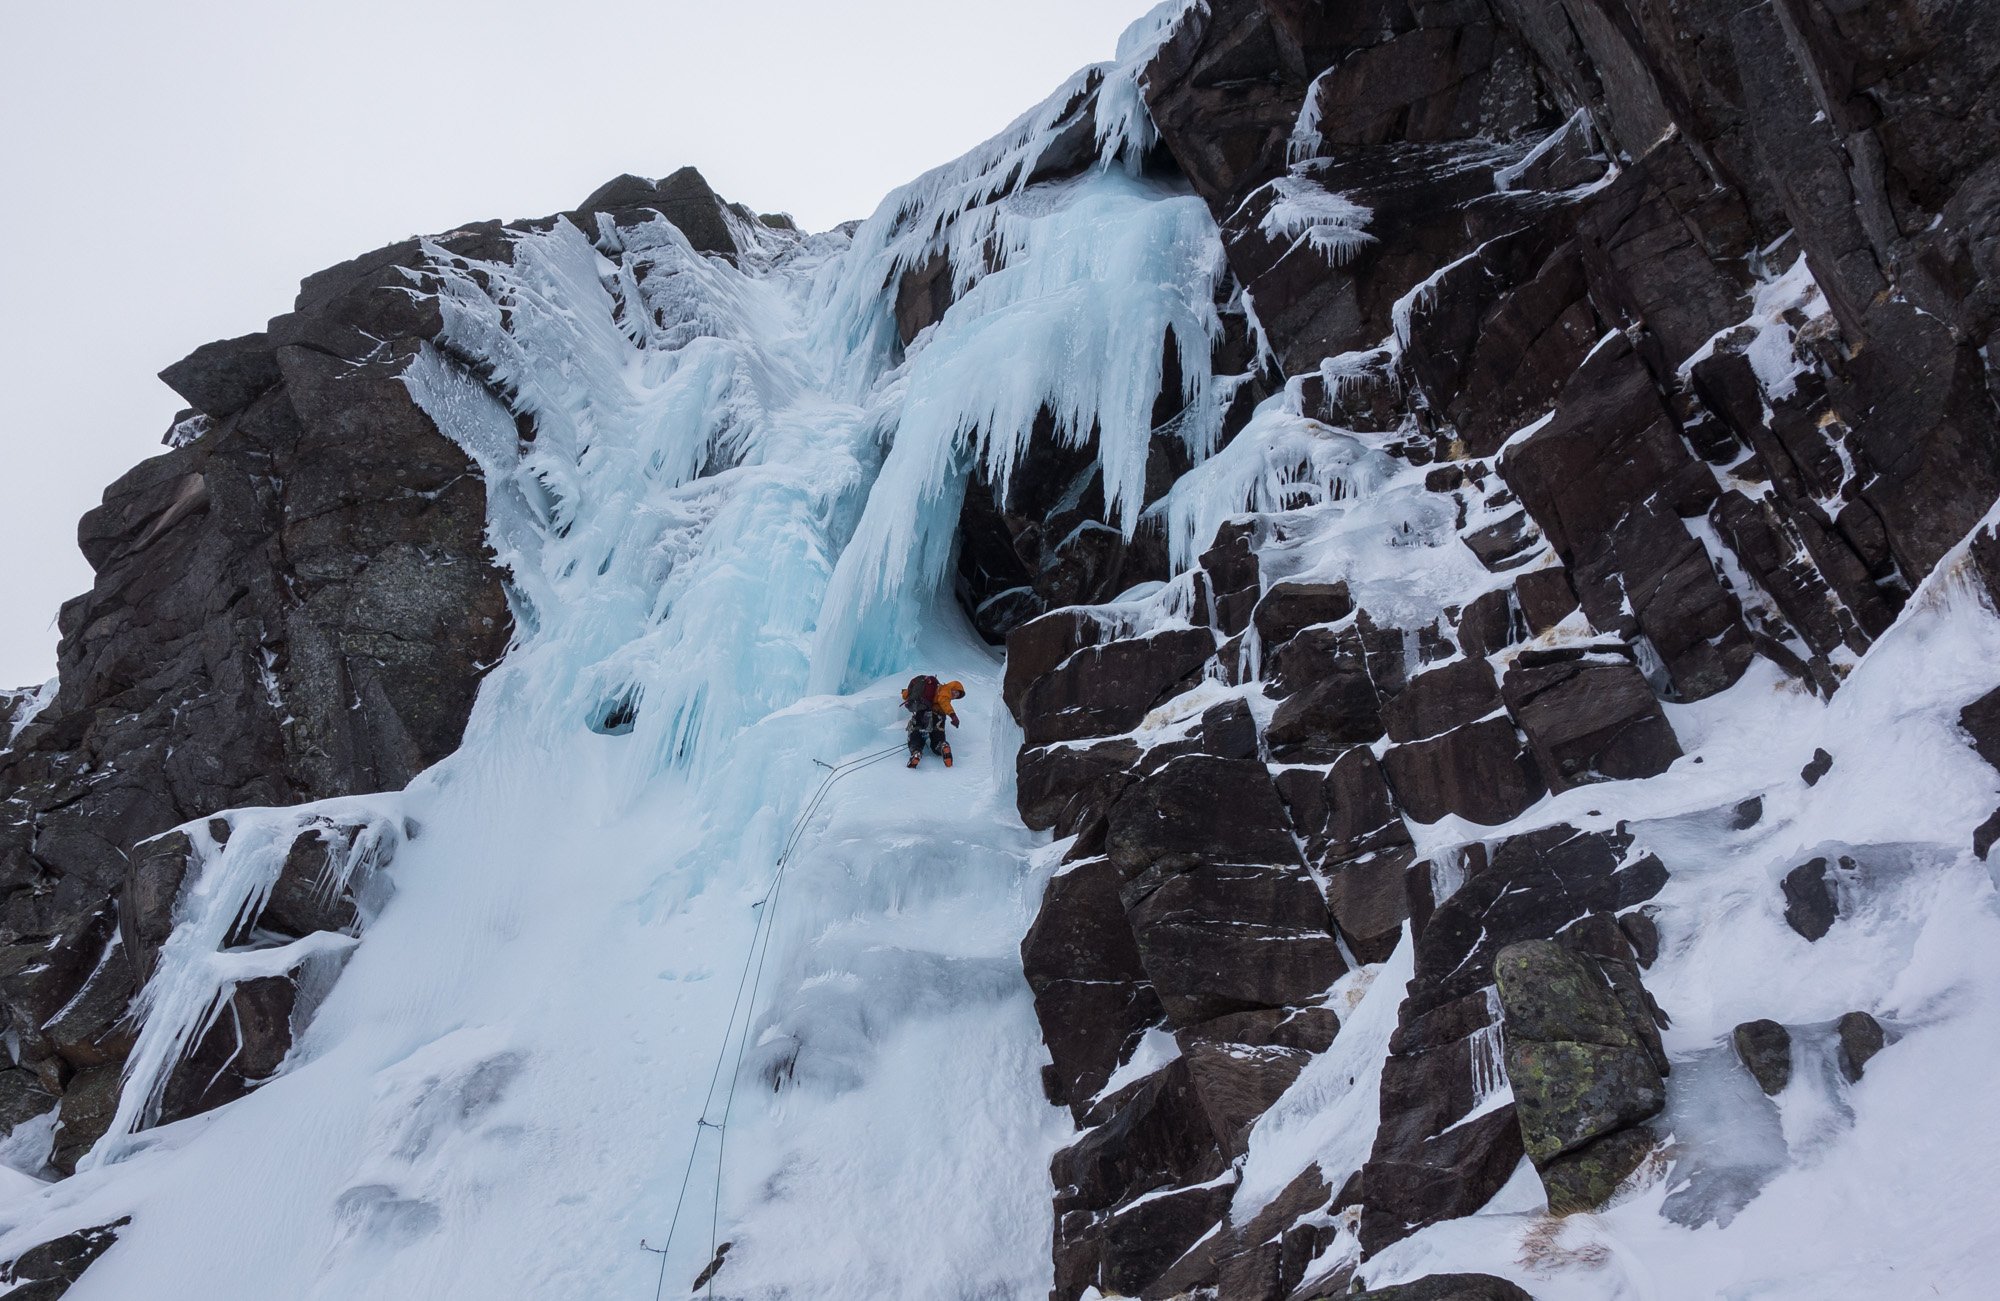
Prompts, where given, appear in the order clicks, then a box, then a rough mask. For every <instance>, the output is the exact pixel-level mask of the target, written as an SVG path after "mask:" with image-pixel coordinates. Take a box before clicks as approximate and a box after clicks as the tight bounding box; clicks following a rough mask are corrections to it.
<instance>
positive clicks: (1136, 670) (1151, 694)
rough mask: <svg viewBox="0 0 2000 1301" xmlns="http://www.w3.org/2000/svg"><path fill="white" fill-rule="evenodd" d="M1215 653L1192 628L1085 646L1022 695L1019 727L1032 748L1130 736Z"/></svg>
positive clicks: (1206, 638) (1207, 639)
mask: <svg viewBox="0 0 2000 1301" xmlns="http://www.w3.org/2000/svg"><path fill="white" fill-rule="evenodd" d="M1214 653H1215V641H1214V639H1213V638H1211V637H1210V636H1209V634H1208V633H1206V632H1204V631H1202V630H1201V629H1198V628H1189V629H1184V630H1181V631H1177V632H1163V633H1160V634H1158V635H1157V636H1153V637H1146V638H1131V639H1128V640H1124V641H1114V642H1109V643H1106V644H1105V645H1102V646H1096V645H1093V646H1089V647H1086V648H1084V649H1083V650H1080V651H1077V652H1076V653H1075V654H1073V655H1071V656H1070V657H1069V658H1068V659H1066V660H1064V661H1063V662H1062V663H1061V664H1060V665H1058V666H1057V667H1056V668H1055V669H1054V670H1053V671H1051V672H1050V673H1048V674H1046V675H1044V676H1042V677H1040V678H1038V679H1036V680H1035V682H1034V685H1032V686H1030V687H1029V688H1028V689H1027V691H1026V692H1025V693H1024V694H1023V696H1022V700H1021V709H1020V712H1019V717H1020V719H1021V724H1022V730H1023V731H1024V732H1026V734H1027V738H1028V742H1029V744H1031V745H1046V744H1048V743H1049V742H1051V741H1076V740H1081V739H1083V738H1086V737H1092V736H1110V735H1112V734H1114V733H1118V732H1125V731H1130V730H1131V729H1132V728H1134V727H1136V726H1138V724H1139V722H1140V720H1141V719H1143V718H1144V717H1145V716H1146V713H1147V711H1149V710H1151V709H1152V708H1153V707H1154V706H1155V705H1157V704H1159V703H1160V702H1161V701H1162V700H1163V699H1165V698H1166V697H1168V696H1171V695H1173V694H1175V693H1176V689H1177V688H1179V687H1180V686H1181V685H1182V683H1183V682H1185V681H1186V679H1187V678H1188V677H1189V675H1191V674H1193V673H1195V672H1197V671H1198V670H1199V669H1200V668H1201V665H1202V662H1203V661H1205V660H1206V659H1208V658H1209V656H1211V655H1213V654H1214Z"/></svg>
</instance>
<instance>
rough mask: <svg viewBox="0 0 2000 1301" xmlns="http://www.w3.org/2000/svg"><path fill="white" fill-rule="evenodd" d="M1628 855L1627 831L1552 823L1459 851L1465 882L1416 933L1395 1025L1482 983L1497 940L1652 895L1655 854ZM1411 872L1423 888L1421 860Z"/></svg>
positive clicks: (1542, 935)
mask: <svg viewBox="0 0 2000 1301" xmlns="http://www.w3.org/2000/svg"><path fill="white" fill-rule="evenodd" d="M1629 852H1630V838H1629V837H1626V836H1622V835H1617V834H1607V833H1603V832H1590V831H1578V830H1577V829H1576V828H1575V827H1571V826H1568V825H1564V824H1558V825H1556V826H1553V827H1544V828H1542V829H1540V830H1537V831H1531V832H1525V833H1523V834H1521V835H1517V836H1509V837H1507V838H1506V839H1505V840H1503V841H1501V842H1500V843H1499V844H1498V845H1497V846H1495V847H1494V848H1493V849H1492V850H1491V851H1490V853H1489V852H1487V851H1485V850H1484V849H1483V847H1482V848H1481V850H1480V852H1479V853H1478V854H1471V853H1468V854H1467V855H1466V857H1467V859H1468V860H1469V861H1468V868H1469V879H1467V880H1466V882H1465V883H1464V884H1463V885H1462V886H1460V887H1459V888H1458V890H1457V892H1456V893H1454V894H1452V895H1451V896H1450V897H1448V898H1446V899H1444V900H1443V901H1442V902H1439V903H1438V904H1437V905H1436V906H1435V908H1434V909H1433V910H1432V911H1431V912H1430V914H1429V916H1428V918H1426V919H1425V921H1424V924H1423V926H1422V928H1421V929H1420V930H1419V932H1418V934H1417V946H1416V972H1415V976H1414V978H1413V980H1412V982H1411V985H1410V994H1409V999H1408V1001H1407V1003H1406V1004H1405V1008H1404V1015H1403V1021H1404V1023H1405V1024H1406V1025H1407V1024H1409V1023H1410V1021H1411V1019H1412V1018H1414V1017H1419V1016H1421V1015H1423V1014H1424V1013H1427V1012H1430V1011H1432V1010H1433V1009H1435V1008H1439V1007H1442V1006H1443V1005H1445V1004H1447V1003H1450V1002H1452V1001H1453V1000H1456V999H1461V998H1464V997H1467V996H1470V995H1472V994H1475V993H1477V992H1478V991H1479V990H1481V989H1483V988H1485V987H1486V986H1487V985H1489V984H1492V983H1493V980H1494V977H1493V970H1494V968H1493V962H1494V958H1495V955H1497V954H1498V952H1499V951H1500V950H1501V949H1502V948H1504V947H1505V946H1507V945H1509V944H1512V943H1515V942H1516V941H1521V940H1546V939H1550V938H1551V937H1553V936H1555V935H1557V934H1559V933H1561V932H1562V931H1563V929H1564V928H1565V927H1567V926H1569V925H1570V924H1571V923H1573V922H1575V921H1577V920H1579V919H1581V918H1583V917H1586V916H1588V915H1589V914H1591V913H1593V912H1613V913H1615V912H1617V911H1619V910H1622V909H1625V908H1629V907H1632V906H1633V905H1635V904H1639V903H1643V902H1644V901H1645V900H1646V899H1648V898H1650V897H1651V896H1652V895H1653V894H1655V893H1657V892H1658V891H1659V889H1660V887H1661V886H1662V885H1664V884H1665V882H1666V873H1665V869H1664V868H1663V867H1661V865H1660V861H1659V859H1658V858H1657V857H1655V856H1653V855H1651V854H1646V855H1641V856H1639V857H1638V858H1636V859H1635V860H1634V861H1632V862H1630V863H1624V862H1623V859H1624V858H1625V857H1626V855H1627V854H1628V853H1629ZM1412 876H1413V878H1421V879H1423V880H1424V882H1425V888H1426V889H1428V873H1427V872H1425V871H1423V870H1422V868H1421V867H1420V868H1419V869H1418V870H1417V871H1415V872H1413V873H1412Z"/></svg>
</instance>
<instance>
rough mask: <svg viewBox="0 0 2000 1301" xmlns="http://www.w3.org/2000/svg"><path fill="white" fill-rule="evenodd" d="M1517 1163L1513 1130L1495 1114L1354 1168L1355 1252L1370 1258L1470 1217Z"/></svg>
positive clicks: (1501, 1111)
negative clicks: (1421, 1232) (1357, 1184)
mask: <svg viewBox="0 0 2000 1301" xmlns="http://www.w3.org/2000/svg"><path fill="white" fill-rule="evenodd" d="M1520 1163H1521V1127H1520V1125H1519V1124H1518V1123H1517V1122H1516V1120H1515V1116H1514V1108H1513V1107H1512V1106H1511V1105H1508V1106H1502V1107H1500V1108H1498V1109H1496V1110H1494V1111H1489V1112H1487V1113H1486V1114H1484V1115H1482V1116H1478V1117H1476V1118H1474V1119H1472V1120H1468V1121H1466V1122H1464V1123H1463V1124H1458V1125H1454V1126H1452V1127H1451V1128H1449V1129H1447V1130H1445V1131H1443V1132H1442V1133H1439V1134H1437V1135H1435V1136H1433V1137H1430V1138H1426V1139H1423V1140H1421V1141H1419V1142H1417V1143H1414V1144H1411V1145H1408V1146H1399V1147H1391V1148H1387V1149H1385V1147H1384V1145H1383V1143H1382V1141H1381V1138H1380V1137H1379V1136H1378V1138H1377V1140H1376V1147H1375V1151H1374V1153H1373V1154H1372V1155H1371V1156H1370V1157H1369V1160H1368V1163H1367V1164H1366V1165H1364V1166H1363V1167H1362V1168H1361V1193H1362V1197H1363V1200H1364V1206H1365V1210H1364V1211H1363V1212H1362V1216H1361V1246H1362V1250H1363V1251H1364V1252H1365V1253H1367V1254H1369V1255H1372V1254H1374V1253H1375V1252H1378V1251H1380V1250H1381V1249H1382V1248H1384V1247H1386V1246H1388V1245H1389V1244H1390V1243H1392V1242H1395V1241H1397V1240H1399V1239H1401V1238H1405V1237H1408V1236H1409V1235H1410V1234H1412V1233H1414V1232H1416V1231H1417V1230H1418V1229H1420V1228H1422V1227H1424V1226H1425V1225H1427V1224H1435V1223H1437V1222H1438V1221H1439V1220H1449V1219H1456V1218H1457V1217H1459V1216H1461V1215H1470V1214H1472V1213H1473V1212H1474V1211H1476V1210H1478V1209H1479V1208H1480V1207H1482V1206H1484V1205H1485V1204H1486V1203H1487V1202H1488V1201H1490V1200H1492V1197H1493V1194H1495V1193H1497V1192H1499V1191H1500V1189H1501V1188H1502V1187H1503V1186H1504V1185H1505V1184H1506V1182H1507V1180H1508V1179H1510V1178H1512V1177H1513V1174H1514V1169H1515V1167H1516V1166H1518V1165H1520Z"/></svg>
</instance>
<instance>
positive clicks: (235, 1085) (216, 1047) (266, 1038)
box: [159, 976, 298, 1125]
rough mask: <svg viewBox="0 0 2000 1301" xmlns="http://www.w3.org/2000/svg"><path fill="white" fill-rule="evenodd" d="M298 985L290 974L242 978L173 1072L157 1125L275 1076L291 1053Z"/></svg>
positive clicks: (208, 1106)
mask: <svg viewBox="0 0 2000 1301" xmlns="http://www.w3.org/2000/svg"><path fill="white" fill-rule="evenodd" d="M297 995H298V990H297V986H296V985H294V984H293V982H292V980H291V978H290V977H288V976H264V977H259V978H258V979H255V980H245V981H242V982H241V983H239V984H238V985H237V986H236V989H235V992H234V993H233V994H231V995H230V998H229V1007H228V1009H227V1010H228V1013H229V1014H228V1015H225V1016H219V1017H217V1018H216V1019H215V1021H214V1023H213V1024H211V1025H210V1026H209V1027H208V1029H207V1031H206V1032H205V1033H204V1034H203V1035H202V1036H201V1038H200V1039H199V1040H198V1041H197V1042H196V1043H195V1045H194V1047H193V1048H192V1049H190V1050H189V1051H188V1053H187V1055H186V1056H185V1057H183V1058H182V1059H181V1060H180V1062H179V1064H178V1065H176V1066H175V1067H174V1070H173V1073H172V1074H171V1075H169V1076H168V1077H167V1086H166V1089H165V1091H164V1092H163V1093H162V1095H161V1098H160V1116H159V1123H160V1124H163V1125H164V1124H170V1123H172V1122H173V1121H176V1120H183V1119H185V1118H187V1117H189V1116H194V1115H199V1114H200V1113H202V1112H204V1111H213V1110H214V1109H215V1108H217V1107H220V1106H222V1105H223V1104H225V1103H229V1102H234V1101H235V1100H236V1099H238V1098H240V1097H242V1096H244V1095H245V1094H247V1093H249V1092H250V1090H251V1089H252V1088H254V1087H256V1086H257V1085H259V1084H261V1083H263V1082H264V1081H265V1080H267V1079H269V1078H270V1077H271V1076H272V1075H274V1074H276V1073H277V1070H278V1067H279V1066H280V1065H281V1064H282V1063H283V1062H284V1060H285V1054H287V1053H289V1052H290V1051H291V1049H292V1009H293V1006H294V1004H295V1002H296V1000H297Z"/></svg>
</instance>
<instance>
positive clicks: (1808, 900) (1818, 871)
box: [1783, 858, 1840, 941]
mask: <svg viewBox="0 0 2000 1301" xmlns="http://www.w3.org/2000/svg"><path fill="white" fill-rule="evenodd" d="M1783 888H1784V892H1785V923H1786V925H1788V926H1790V927H1791V928H1792V929H1793V930H1795V931H1797V932H1798V933H1799V934H1801V935H1803V936H1805V937H1806V939H1807V940H1808V941H1815V940H1818V939H1820V938H1821V937H1822V936H1824V935H1825V934H1826V933H1827V932H1828V931H1830V930H1832V929H1833V923H1834V922H1835V921H1836V920H1838V919H1839V917H1840V905H1839V903H1838V901H1837V899H1836V896H1835V894H1834V889H1833V881H1832V879H1831V878H1830V877H1829V876H1828V874H1827V865H1826V860H1825V859H1824V858H1815V859H1813V860H1812V861H1811V862H1809V863H1803V864H1801V865H1799V866H1798V867H1795V868H1793V869H1792V870H1791V871H1790V872H1787V873H1786V874H1785V880H1784V885H1783Z"/></svg>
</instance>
